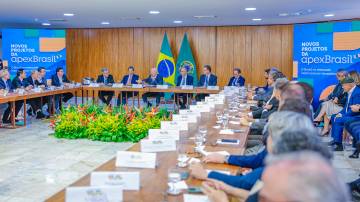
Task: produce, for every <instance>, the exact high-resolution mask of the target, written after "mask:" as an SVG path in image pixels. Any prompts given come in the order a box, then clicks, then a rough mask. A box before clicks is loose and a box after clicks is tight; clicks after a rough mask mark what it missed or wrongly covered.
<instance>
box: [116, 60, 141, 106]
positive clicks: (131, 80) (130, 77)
mask: <svg viewBox="0 0 360 202" xmlns="http://www.w3.org/2000/svg"><path fill="white" fill-rule="evenodd" d="M128 72H129V74H127V75H125V76H124V77H123V79H122V80H121V83H122V84H124V86H131V85H132V84H138V82H139V78H140V77H139V75H137V74H135V67H133V66H129V67H128ZM137 95H138V92H122V93H121V96H122V100H121V104H122V105H125V104H126V102H127V98H130V97H132V96H137ZM119 100H120V97H119ZM119 100H118V103H117V105H118V106H119V105H120V102H119Z"/></svg>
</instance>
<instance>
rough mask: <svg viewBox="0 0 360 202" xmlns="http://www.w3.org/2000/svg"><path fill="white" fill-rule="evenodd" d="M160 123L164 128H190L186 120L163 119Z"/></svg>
mask: <svg viewBox="0 0 360 202" xmlns="http://www.w3.org/2000/svg"><path fill="white" fill-rule="evenodd" d="M160 125H161V129H163V130H185V131H186V130H189V126H188V122H186V121H161V122H160Z"/></svg>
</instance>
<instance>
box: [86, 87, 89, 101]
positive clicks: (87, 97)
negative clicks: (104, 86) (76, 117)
mask: <svg viewBox="0 0 360 202" xmlns="http://www.w3.org/2000/svg"><path fill="white" fill-rule="evenodd" d="M86 104H89V91H88V90H86Z"/></svg>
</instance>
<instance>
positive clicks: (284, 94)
mask: <svg viewBox="0 0 360 202" xmlns="http://www.w3.org/2000/svg"><path fill="white" fill-rule="evenodd" d="M289 98H293V99H305V91H304V88H303V87H302V86H300V85H298V84H296V83H290V84H288V85H286V86H285V87H284V88H283V89H282V90H281V99H283V100H286V99H289Z"/></svg>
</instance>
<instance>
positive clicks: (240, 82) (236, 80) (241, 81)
mask: <svg viewBox="0 0 360 202" xmlns="http://www.w3.org/2000/svg"><path fill="white" fill-rule="evenodd" d="M244 85H245V78H244V77H242V76H241V70H240V68H234V70H233V77H231V78H230V81H229V83H228V86H237V87H239V86H244Z"/></svg>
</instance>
